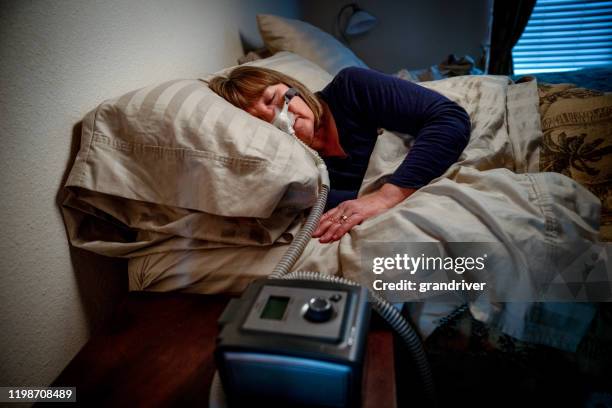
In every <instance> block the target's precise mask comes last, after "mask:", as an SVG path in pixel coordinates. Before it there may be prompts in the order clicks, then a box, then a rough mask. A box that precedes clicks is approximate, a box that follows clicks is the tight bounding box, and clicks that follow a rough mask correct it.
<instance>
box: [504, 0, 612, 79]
mask: <svg viewBox="0 0 612 408" xmlns="http://www.w3.org/2000/svg"><path fill="white" fill-rule="evenodd" d="M512 59H513V61H514V73H515V74H528V73H536V72H560V71H573V70H576V69H580V68H588V67H597V66H601V65H608V64H612V1H584V0H583V1H580V0H537V2H536V5H535V7H534V9H533V13H532V14H531V17H530V18H529V22H528V23H527V27H526V28H525V32H523V35H522V36H521V38H520V40H519V41H518V43H517V44H516V45H515V46H514V48H513V49H512Z"/></svg>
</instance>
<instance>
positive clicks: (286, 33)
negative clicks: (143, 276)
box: [257, 14, 368, 75]
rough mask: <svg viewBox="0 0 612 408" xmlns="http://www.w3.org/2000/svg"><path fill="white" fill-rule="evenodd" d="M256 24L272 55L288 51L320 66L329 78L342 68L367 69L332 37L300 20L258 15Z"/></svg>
mask: <svg viewBox="0 0 612 408" xmlns="http://www.w3.org/2000/svg"><path fill="white" fill-rule="evenodd" d="M257 25H258V27H259V32H260V33H261V37H262V38H263V41H264V44H265V45H266V47H268V48H269V49H270V50H271V51H272V52H277V51H290V52H293V53H295V54H298V55H300V56H302V57H304V58H306V59H308V60H310V61H312V62H314V63H315V64H317V65H319V66H320V67H322V68H323V69H325V70H326V71H327V72H329V73H330V74H331V75H336V74H337V73H338V72H339V71H340V70H341V69H342V68H346V67H362V68H367V67H368V66H367V65H366V64H365V63H364V62H363V61H361V60H360V59H359V58H357V56H356V55H355V54H354V53H353V52H352V51H351V50H350V49H348V48H347V47H345V46H344V45H342V44H341V43H340V42H339V41H338V40H336V39H335V38H334V37H332V36H331V35H329V34H327V33H326V32H324V31H322V30H320V29H318V28H317V27H315V26H313V25H311V24H308V23H305V22H303V21H300V20H292V19H288V18H282V17H278V16H273V15H269V14H259V15H258V16H257Z"/></svg>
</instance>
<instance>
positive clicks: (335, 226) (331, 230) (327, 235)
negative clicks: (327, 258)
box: [319, 221, 342, 244]
mask: <svg viewBox="0 0 612 408" xmlns="http://www.w3.org/2000/svg"><path fill="white" fill-rule="evenodd" d="M341 226H342V224H340V222H339V221H336V222H334V223H333V224H332V225H330V226H329V227H328V228H327V231H325V233H324V234H323V236H321V238H319V242H321V243H322V244H325V243H327V242H331V241H332V237H333V236H334V234H335V233H336V231H337V230H338V228H340V227H341Z"/></svg>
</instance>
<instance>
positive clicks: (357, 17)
mask: <svg viewBox="0 0 612 408" xmlns="http://www.w3.org/2000/svg"><path fill="white" fill-rule="evenodd" d="M375 25H376V17H374V16H373V15H371V14H370V13H368V12H367V11H363V10H361V9H357V10H356V11H355V13H354V14H352V15H351V17H350V18H349V20H348V23H347V25H346V29H345V30H344V32H345V34H346V35H358V34H363V33H366V32H368V31H370V30H371V29H372V28H373V27H374V26H375Z"/></svg>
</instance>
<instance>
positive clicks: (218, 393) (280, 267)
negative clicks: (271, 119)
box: [209, 95, 436, 408]
mask: <svg viewBox="0 0 612 408" xmlns="http://www.w3.org/2000/svg"><path fill="white" fill-rule="evenodd" d="M293 96H295V95H290V96H289V97H287V96H285V109H284V110H285V111H286V107H287V105H288V103H289V100H290V99H291V97H293ZM288 130H289V131H288V133H289V134H291V135H292V136H294V137H295V132H294V131H293V127H292V126H289V127H288ZM295 140H297V141H298V142H299V143H300V144H301V145H302V146H303V147H304V149H306V151H307V152H308V153H309V154H310V156H311V157H312V159H313V160H314V162H315V164H316V165H317V168H318V169H319V184H320V189H319V196H318V197H317V201H316V203H315V205H314V206H313V207H312V210H311V211H310V214H309V215H308V218H307V219H306V222H305V223H304V226H303V227H302V228H301V229H300V231H299V232H298V233H297V235H296V237H295V238H294V239H293V241H292V242H291V244H290V245H289V248H288V249H287V251H286V252H285V253H284V254H283V257H282V258H281V260H280V261H279V262H278V264H277V265H276V267H275V268H274V270H273V271H272V273H271V274H270V276H269V278H270V279H302V280H317V281H326V282H334V283H341V284H345V285H353V286H359V284H358V283H357V282H354V281H351V280H349V279H346V278H342V277H339V276H332V275H324V274H320V273H317V272H311V271H296V272H291V273H290V272H289V271H290V270H291V268H292V267H293V265H295V263H296V262H297V260H298V258H299V257H300V256H301V255H302V253H303V252H304V248H306V245H308V243H309V242H310V239H311V238H312V234H313V232H314V231H315V229H316V228H317V226H318V225H319V221H320V219H321V215H322V214H323V210H324V209H325V204H326V202H327V195H328V193H329V186H330V183H329V175H328V173H327V167H326V166H325V162H324V161H323V159H322V158H321V156H319V154H318V153H317V152H316V151H315V150H313V149H312V148H311V147H310V146H308V145H306V144H305V143H304V142H302V141H301V140H300V139H298V138H297V137H295ZM369 293H370V294H371V295H372V297H373V299H374V302H373V308H374V310H375V311H376V312H377V313H378V314H379V315H380V316H381V317H382V318H383V319H384V320H385V321H386V322H387V323H388V324H389V325H390V326H391V327H392V328H393V330H395V332H396V333H397V334H398V335H399V337H400V338H401V339H402V340H403V341H404V343H405V344H406V346H407V347H408V350H409V352H410V354H411V356H412V359H413V360H414V363H415V365H416V367H417V370H418V372H419V374H420V377H421V380H422V382H423V384H422V385H423V390H424V392H425V396H426V397H427V398H428V400H429V402H430V404H431V406H432V407H435V406H436V397H435V389H434V381H433V375H432V373H431V368H430V366H429V362H428V361H427V356H426V354H425V350H424V349H423V344H422V343H421V339H420V338H419V336H418V335H417V334H416V332H415V331H414V329H413V328H412V326H411V325H410V323H408V321H407V320H406V318H404V316H402V315H401V313H400V312H399V311H398V310H397V309H396V308H395V307H394V306H393V305H392V304H391V303H389V302H388V301H387V300H385V299H384V298H382V297H381V296H380V295H378V294H377V293H375V292H372V291H369ZM209 406H210V407H211V408H225V407H226V406H227V403H226V397H225V393H224V391H223V385H222V384H221V379H220V377H219V372H218V371H215V374H214V376H213V381H212V385H211V389H210V396H209Z"/></svg>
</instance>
